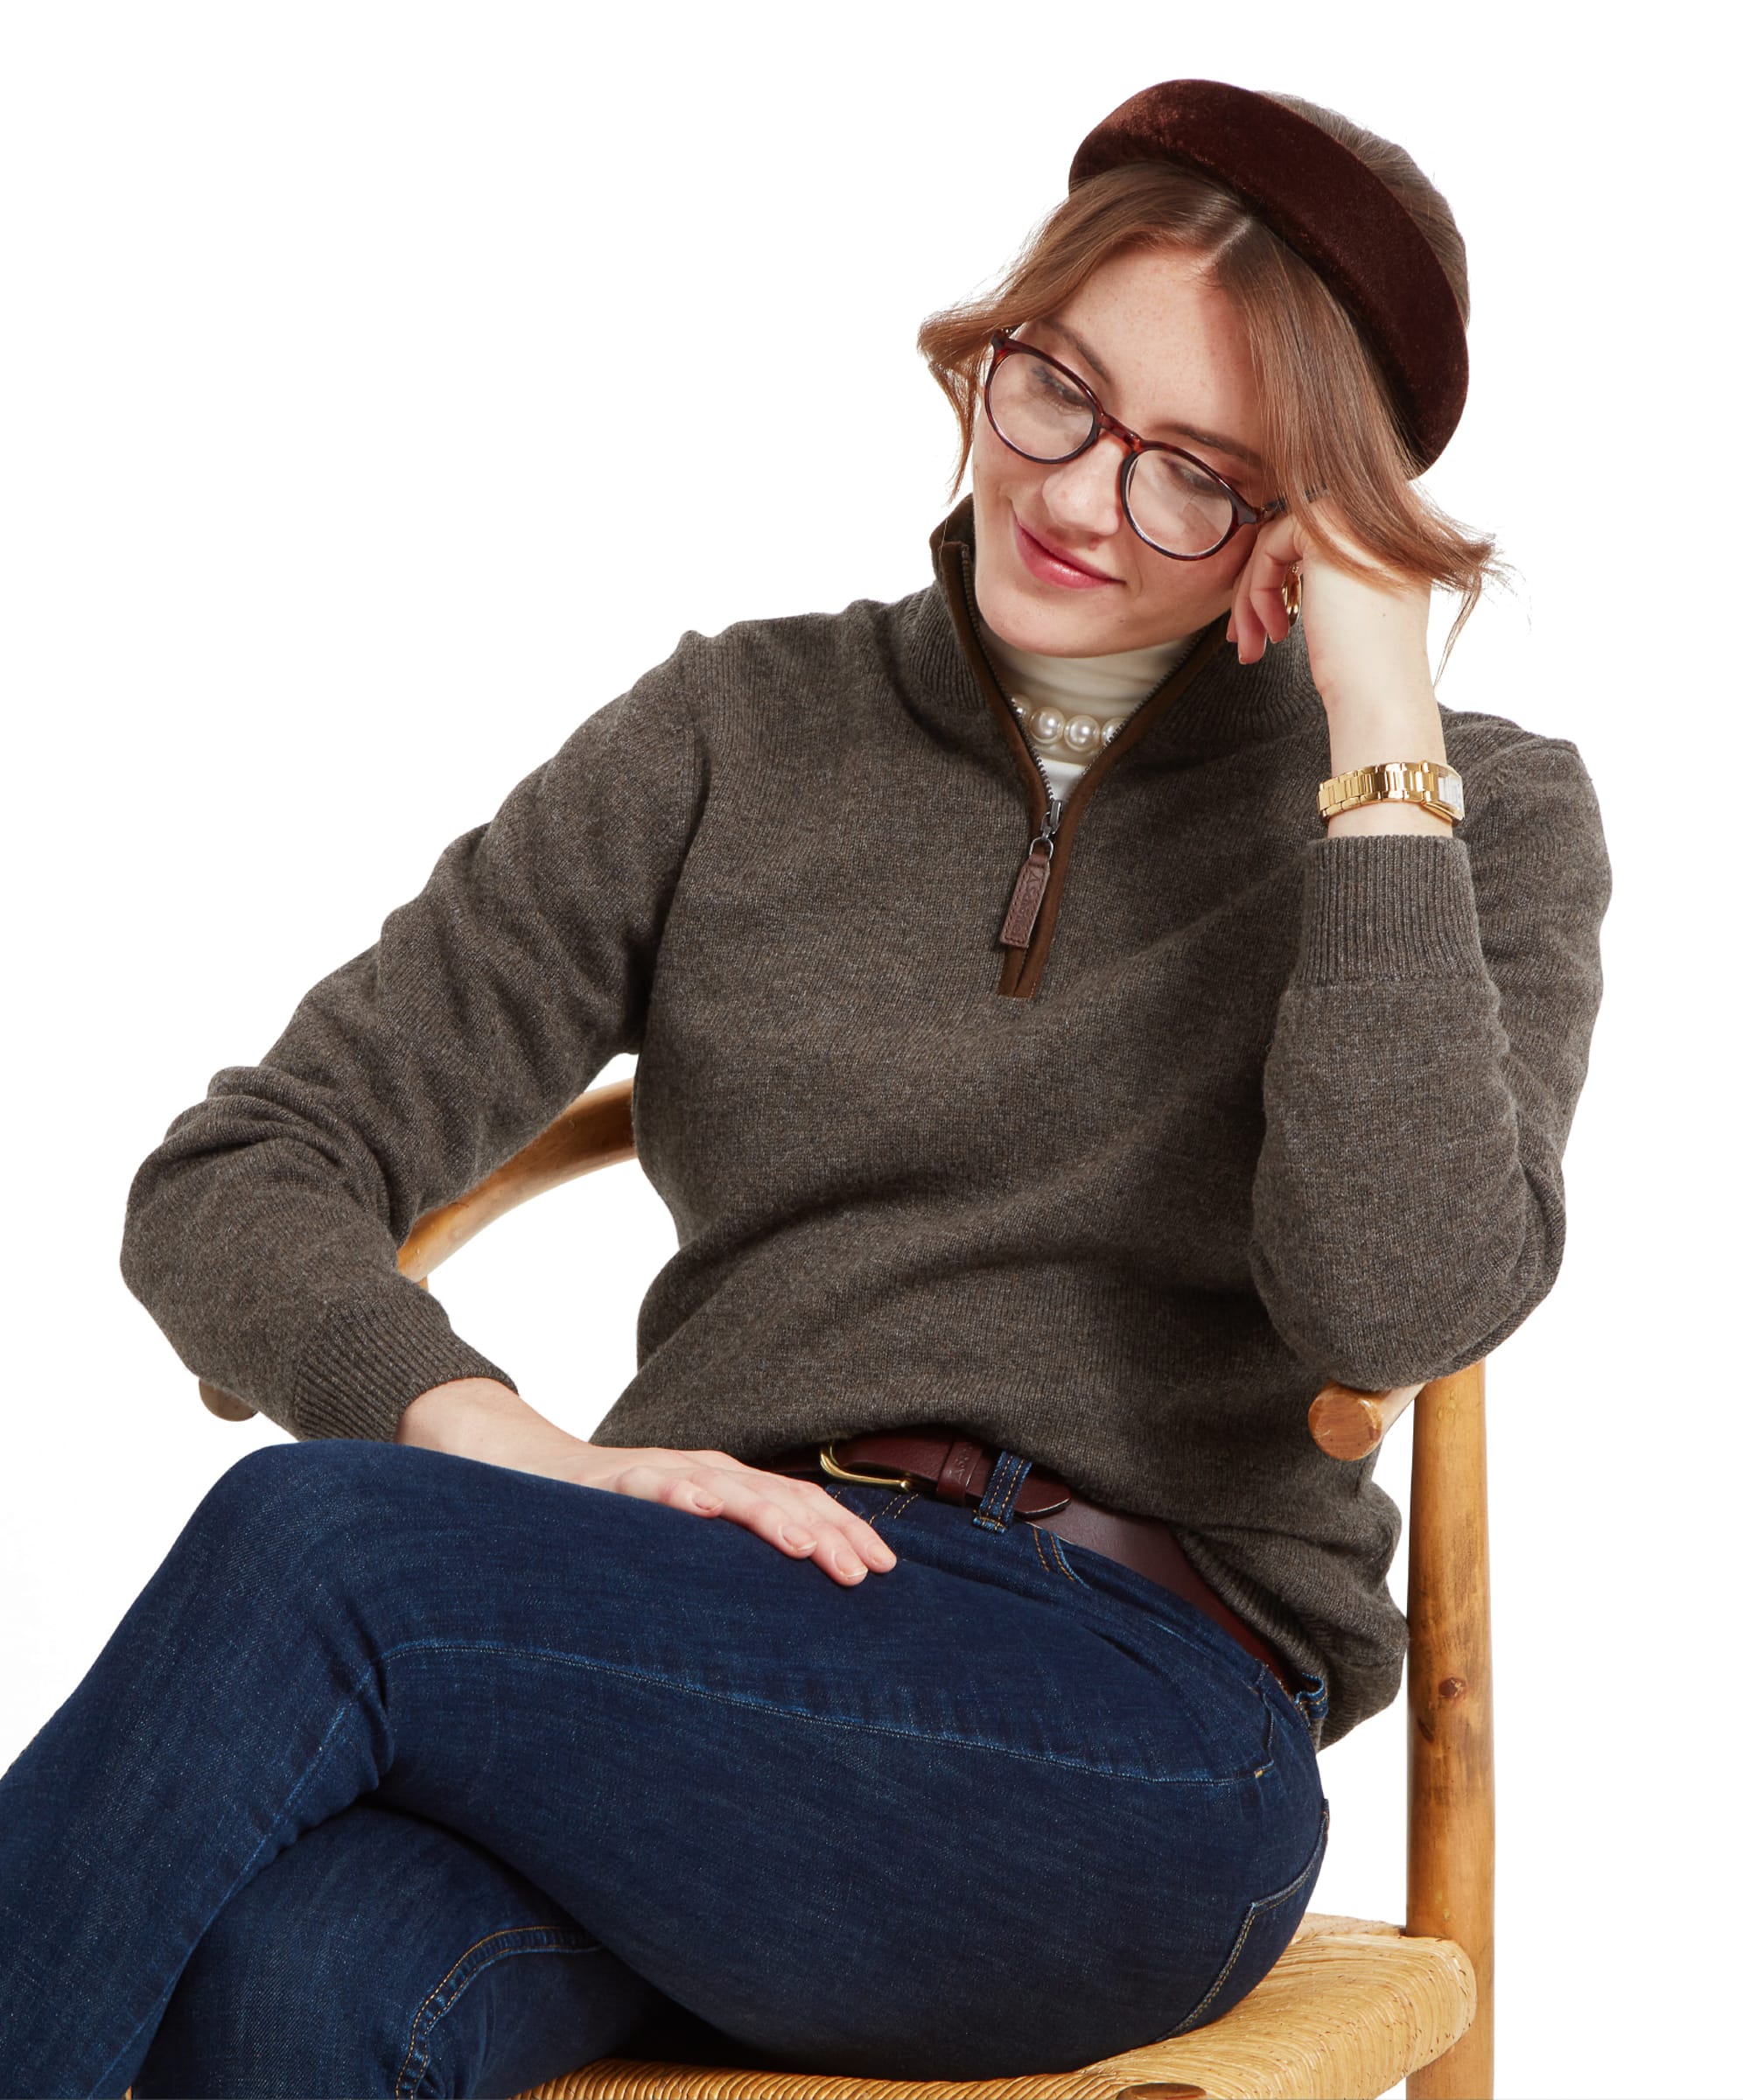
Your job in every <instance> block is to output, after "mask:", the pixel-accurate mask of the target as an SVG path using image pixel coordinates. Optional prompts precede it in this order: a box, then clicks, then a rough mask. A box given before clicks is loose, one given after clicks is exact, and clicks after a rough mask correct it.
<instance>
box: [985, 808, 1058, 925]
mask: <svg viewBox="0 0 1743 2100" xmlns="http://www.w3.org/2000/svg"><path fill="white" fill-rule="evenodd" d="M1058 829H1059V804H1058V803H1057V802H1055V801H1054V798H1053V796H1052V795H1051V794H1049V795H1048V796H1047V822H1046V823H1045V824H1044V825H1043V826H1042V828H1041V830H1040V835H1039V836H1038V837H1034V838H1032V839H1031V840H1030V841H1029V851H1028V854H1027V857H1026V858H1025V860H1024V862H1023V865H1022V866H1021V867H1020V868H1019V869H1018V871H1017V880H1016V883H1015V885H1014V886H1013V887H1012V892H1011V902H1010V903H1009V904H1008V905H1007V906H1006V907H1005V924H1004V925H1003V926H1001V927H1000V928H999V929H998V945H999V946H1000V947H1001V948H1027V946H1028V945H1029V937H1030V935H1032V934H1033V932H1034V930H1035V919H1036V916H1037V914H1039V913H1040V908H1041V900H1042V898H1043V897H1045V896H1046V895H1047V877H1048V875H1049V874H1050V873H1051V872H1052V871H1053V846H1054V840H1053V835H1054V832H1055V831H1056V830H1058Z"/></svg>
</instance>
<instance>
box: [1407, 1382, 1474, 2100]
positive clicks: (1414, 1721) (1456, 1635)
mask: <svg viewBox="0 0 1743 2100" xmlns="http://www.w3.org/2000/svg"><path fill="white" fill-rule="evenodd" d="M1483 1369H1484V1367H1483V1364H1482V1363H1481V1362H1477V1363H1474V1364H1472V1365H1471V1366H1469V1367H1468V1369H1465V1370H1462V1371H1455V1372H1454V1373H1453V1376H1451V1377H1448V1378H1436V1379H1432V1380H1431V1381H1430V1383H1428V1384H1427V1385H1425V1387H1424V1388H1423V1389H1422V1396H1421V1397H1420V1399H1419V1400H1418V1403H1417V1411H1416V1438H1415V1447H1414V1451H1413V1453H1412V1460H1411V1546H1410V1594H1409V1614H1410V1628H1411V1631H1410V1669H1409V1680H1410V1681H1409V1701H1410V1732H1409V1745H1410V1747H1409V1778H1408V1787H1409V1794H1410V1838H1409V1890H1408V1896H1407V1901H1406V1908H1405V1914H1404V1916H1405V1924H1404V1929H1405V1931H1406V1932H1407V1933H1411V1934H1418V1935H1424V1936H1429V1937H1432V1938H1435V1939H1447V1940H1454V1941H1456V1942H1457V1943H1458V1944H1459V1945H1460V1947H1462V1948H1463V1949H1464V1950H1465V1952H1466V1953H1467V1955H1468V1956H1469V1957H1470V1958H1471V1965H1472V1967H1473V1968H1474V1970H1475V1971H1476V1978H1477V2013H1476V2018H1475V2019H1474V2020H1473V2022H1472V2023H1471V2026H1470V2027H1469V2028H1468V2029H1467V2032H1466V2033H1465V2034H1464V2035H1463V2036H1462V2037H1461V2038H1460V2040H1458V2041H1456V2042H1454V2043H1453V2047H1451V2048H1450V2049H1449V2050H1447V2052H1446V2054H1445V2055H1444V2056H1441V2057H1439V2058H1438V2059H1437V2060H1436V2061H1434V2062H1433V2063H1431V2064H1427V2065H1425V2066H1424V2068H1422V2069H1421V2070H1419V2071H1417V2072H1414V2073H1413V2074H1412V2075H1411V2078H1410V2081H1409V2083H1408V2086H1407V2091H1408V2093H1409V2096H1410V2100H1491V2096H1492V2095H1493V2093H1494V2091H1495V1722H1494V1711H1493V1705H1492V1698H1491V1676H1490V1656H1489V1563H1488V1486H1487V1476H1486V1465H1487V1453H1486V1451H1485V1435H1484V1421H1483Z"/></svg>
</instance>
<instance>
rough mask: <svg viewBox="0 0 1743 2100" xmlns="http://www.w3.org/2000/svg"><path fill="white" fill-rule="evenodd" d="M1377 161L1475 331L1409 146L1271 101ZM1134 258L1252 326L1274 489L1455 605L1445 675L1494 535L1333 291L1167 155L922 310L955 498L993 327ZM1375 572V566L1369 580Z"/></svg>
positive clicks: (1456, 255) (1448, 222) (1437, 207)
mask: <svg viewBox="0 0 1743 2100" xmlns="http://www.w3.org/2000/svg"><path fill="white" fill-rule="evenodd" d="M1271 101H1273V102H1281V103H1282V104H1283V105H1284V107H1285V109H1292V110H1293V111H1294V112H1295V114H1296V115H1297V116H1302V117H1306V119H1307V120H1308V121H1309V122H1310V123H1315V124H1318V125H1319V126H1320V129H1321V130H1323V131H1327V132H1329V133H1330V135H1331V136H1332V137H1334V139H1336V140H1337V142H1338V143H1339V144H1340V145H1342V146H1344V147H1347V148H1348V151H1350V152H1352V153H1354V154H1355V155H1356V156H1357V157H1358V158H1360V159H1361V160H1362V161H1364V162H1366V164H1367V165H1368V166H1369V168H1370V169H1371V170H1372V171H1373V172H1374V173H1375V174H1376V175H1377V176H1378V177H1379V178H1380V179H1381V181H1383V183H1384V184H1385V185H1386V186H1387V188H1388V189H1390V191H1391V192H1392V193H1393V195H1394V196H1395V197H1397V200H1398V201H1399V202H1400V203H1401V204H1402V205H1403V206H1404V208H1405V210H1406V211H1408V212H1409V213H1410V214H1411V218H1412V219H1414V220H1415V221H1416V222H1417V224H1418V226H1419V227H1420V228H1422V231H1423V234H1424V235H1425V238H1426V240H1427V242H1428V244H1429V246H1430V247H1431V248H1432V249H1433V250H1434V253H1435V255H1436V257H1437V259H1438V260H1439V263H1440V265H1441V268H1442V269H1444V270H1445V271H1446V276H1447V279H1448V281H1449V282H1450V283H1451V284H1452V287H1453V296H1454V297H1455V298H1456V299H1457V301H1458V305H1459V314H1460V319H1461V320H1464V321H1465V322H1467V323H1468V322H1469V319H1470V311H1471V295H1470V281H1469V277H1468V275H1467V270H1466V266H1465V242H1464V239H1463V237H1462V235H1460V232H1459V228H1458V227H1457V225H1456V224H1455V222H1454V221H1453V213H1452V209H1451V207H1449V206H1448V204H1447V202H1446V199H1445V198H1444V197H1443V196H1442V195H1441V193H1440V192H1439V190H1438V189H1436V188H1435V186H1434V185H1433V184H1432V182H1431V181H1430V180H1429V179H1428V178H1427V176H1426V175H1425V174H1424V173H1423V172H1422V170H1421V169H1420V168H1419V167H1418V165H1417V164H1416V163H1415V161H1413V160H1412V159H1411V157H1410V155H1409V154H1408V153H1406V152H1405V151H1404V148H1403V147H1402V146H1397V145H1394V144H1392V142H1391V141H1390V139H1384V138H1381V137H1376V134H1375V133H1374V132H1372V131H1368V130H1363V129H1362V126H1361V125H1360V124H1356V123H1351V122H1350V120H1349V119H1348V117H1347V116H1340V115H1339V114H1338V112H1337V111H1336V110H1334V109H1321V108H1320V105H1319V104H1318V103H1317V102H1304V101H1303V100H1302V99H1301V98H1300V97H1299V95H1272V96H1271ZM1132 248H1167V249H1173V250H1175V251H1177V252H1180V253H1185V254H1188V255H1202V256H1203V257H1204V259H1205V262H1206V263H1207V266H1208V270H1209V273H1210V276H1211V278H1212V281H1213V282H1214V283H1216V284H1217V285H1218V286H1219V287H1220V289H1221V290H1222V292H1223V293H1224V294H1225V296H1226V297H1228V298H1229V301H1230V303H1231V304H1233V305H1234V307H1235V309H1236V311H1237V312H1238V313H1239V314H1240V316H1241V317H1242V319H1243V321H1244V323H1245V325H1246V330H1247V336H1248V339H1249V342H1250V345H1251V348H1252V356H1253V368H1254V374H1255V377H1256V380H1257V391H1258V400H1259V414H1260V423H1261V432H1260V440H1259V444H1260V450H1261V452H1262V455H1263V457H1264V458H1265V459H1266V460H1267V461H1268V462H1269V463H1270V465H1271V472H1272V475H1273V477H1274V480H1275V489H1274V492H1273V493H1276V494H1278V495H1280V496H1283V497H1285V498H1286V499H1287V500H1288V503H1289V507H1290V509H1291V511H1292V513H1293V514H1295V516H1296V517H1297V518H1298V519H1299V521H1300V523H1301V533H1302V537H1303V538H1304V539H1305V540H1306V541H1308V542H1310V543H1311V544H1312V545H1313V548H1314V549H1315V550H1316V551H1317V552H1318V553H1320V554H1321V555H1322V556H1324V557H1325V558H1326V559H1327V561H1328V562H1330V563H1332V565H1333V566H1334V567H1336V568H1339V569H1342V570H1347V571H1349V572H1351V573H1362V571H1361V570H1359V569H1358V567H1357V565H1356V564H1355V563H1351V562H1349V561H1348V560H1346V559H1344V558H1343V557H1342V556H1340V555H1339V554H1338V552H1337V550H1336V549H1334V548H1333V547H1332V546H1331V545H1329V544H1328V543H1327V541H1326V538H1325V535H1323V534H1322V533H1320V532H1317V531H1316V530H1315V529H1314V527H1313V512H1312V509H1311V496H1312V495H1313V493H1319V494H1320V495H1323V496H1325V497H1327V498H1328V499H1330V500H1332V501H1333V502H1334V503H1335V505H1336V506H1337V507H1338V509H1339V511H1340V512H1341V514H1342V516H1343V517H1344V518H1345V519H1346V520H1347V521H1348V526H1349V528H1350V531H1351V534H1352V535H1353V536H1354V537H1355V540H1356V541H1357V542H1358V543H1359V544H1360V545H1361V546H1362V548H1364V549H1368V550H1369V551H1370V552H1371V553H1372V554H1373V556H1374V557H1375V559H1376V561H1377V562H1378V563H1380V564H1381V565H1382V567H1383V569H1385V570H1389V571H1390V572H1391V573H1392V574H1394V575H1396V576H1398V577H1404V578H1407V579H1408V580H1409V581H1411V582H1412V583H1418V584H1421V583H1431V584H1440V585H1442V586H1444V587H1445V588H1446V589H1448V590H1452V591H1458V592H1459V593H1460V598H1461V600H1462V602H1461V605H1460V611H1459V615H1458V618H1457V619H1456V620H1454V622H1453V629H1452V632H1451V634H1449V635H1448V636H1447V640H1446V653H1444V654H1443V655H1442V657H1441V667H1442V669H1445V667H1446V655H1447V654H1450V652H1451V650H1452V647H1453V642H1454V641H1456V640H1457V639H1458V636H1459V633H1460V629H1461V628H1462V627H1463V626H1464V624H1465V622H1466V620H1468V619H1469V618H1470V616H1471V613H1473V612H1474V610H1475V607H1476V604H1477V600H1478V598H1480V596H1481V592H1482V589H1483V585H1484V584H1485V582H1486V581H1487V582H1491V583H1498V582H1500V581H1501V580H1502V578H1503V577H1505V576H1507V575H1509V574H1510V571H1509V569H1508V565H1507V564H1506V563H1503V562H1502V561H1500V560H1499V559H1498V558H1497V557H1496V553H1495V540H1494V539H1493V538H1492V537H1488V536H1484V535H1478V534H1475V533H1472V532H1468V531H1467V530H1466V529H1465V528H1464V527H1463V526H1461V525H1460V523H1459V522H1458V521H1456V520H1455V519H1453V518H1450V517H1448V516H1447V515H1446V513H1445V512H1444V511H1442V510H1440V509H1439V508H1437V507H1436V506H1435V505H1434V504H1433V503H1432V502H1431V501H1430V500H1429V499H1428V498H1427V497H1426V496H1425V494H1424V493H1422V491H1421V489H1420V488H1418V486H1416V484H1415V481H1414V479H1413V477H1414V475H1415V473H1416V472H1417V462H1416V458H1415V456H1414V454H1413V453H1412V451H1411V444H1410V441H1409V438H1408V437H1407V435H1406V433H1405V430H1404V425H1403V423H1401V421H1400V419H1399V416H1398V413H1397V408H1396V405H1395V403H1394V402H1393V398H1392V395H1391V392H1390V388H1389V387H1388V385H1387V382H1386V380H1385V378H1384V375H1383V373H1382V372H1381V370H1380V367H1378V365H1377V364H1376V362H1375V360H1374V358H1373V356H1372V354H1371V353H1370V352H1369V349H1368V347H1367V345H1366V344H1365V342H1364V341H1363V339H1362V335H1361V333H1360V332H1359V331H1358V330H1357V328H1356V325H1355V322H1354V321H1353V320H1352V319H1351V318H1350V316H1349V313H1348V310H1347V309H1346V308H1345V307H1344V305H1343V304H1342V303H1341V300H1340V299H1339V297H1338V296H1337V294H1336V293H1335V292H1334V291H1333V290H1332V289H1331V287H1330V286H1329V285H1328V284H1327V283H1326V281H1325V280H1324V278H1322V277H1321V276H1320V275H1319V274H1318V272H1317V271H1316V270H1314V269H1313V268H1312V267H1311V265H1309V264H1308V263H1306V262H1304V261H1303V260H1302V258H1301V257H1300V256H1299V255H1297V254H1296V252H1295V251H1294V249H1293V248H1291V247H1289V246H1288V245H1287V243H1286V242H1284V241H1283V240H1282V239H1280V238H1279V236H1278V235H1276V234H1274V233H1273V232H1272V231H1271V228H1270V227H1269V226H1267V225H1266V224H1265V222H1264V221H1263V220H1262V219H1258V218H1257V217H1255V215H1254V214H1253V213H1252V212H1251V211H1250V209H1249V207H1247V206H1246V205H1245V204H1244V203H1243V201H1242V200H1241V199H1240V198H1238V197H1237V196H1236V195H1235V194H1234V193H1233V192H1232V191H1229V190H1227V189H1224V188H1223V187H1222V185H1221V184H1220V183H1218V182H1216V181H1215V180H1213V179H1210V178H1208V177H1206V176H1201V175H1199V174H1197V173H1195V172H1194V171H1193V170H1192V169H1190V168H1187V167H1183V166H1181V165H1180V164H1178V163H1176V162H1171V161H1143V162H1138V163H1133V164H1129V165H1125V166H1123V167H1117V168H1109V169H1107V170H1105V171H1104V172H1103V173H1102V174H1100V175H1096V176H1094V177H1092V178H1091V179H1089V180H1088V181H1086V182H1084V183H1082V184H1081V185H1080V186H1079V187H1078V188H1077V189H1075V190H1074V191H1072V192H1071V193H1070V194H1069V195H1068V196H1067V197H1066V199H1065V200H1064V201H1063V202H1062V203H1061V204H1060V205H1058V206H1056V207H1054V210H1053V211H1052V212H1051V213H1049V214H1048V215H1047V218H1046V219H1044V220H1043V221H1041V223H1040V226H1039V227H1038V228H1036V229H1035V231H1034V232H1033V234H1032V235H1030V238H1029V241H1028V242H1027V244H1026V247H1025V248H1024V249H1023V251H1022V253H1021V254H1020V255H1019V256H1018V258H1017V260H1016V261H1015V262H1013V263H1012V266H1011V267H1010V269H1007V270H1006V271H1005V275H1004V276H1003V277H1002V278H1001V279H1000V280H999V281H998V283H996V284H995V285H994V287H993V289H992V290H991V291H990V292H989V293H987V294H986V295H985V296H984V297H978V298H973V299H969V300H965V301H963V303H962V304H958V305H956V306H950V307H947V308H945V309H944V310H943V311H942V312H938V313H934V314H928V317H927V318H926V319H925V321H924V322H922V324H921V329H920V336H919V342H920V349H921V354H922V355H923V356H924V358H925V359H926V361H927V365H928V368H929V369H930V371H931V373H932V375H933V377H934V378H935V380H936V381H938V383H939V385H940V386H941V387H942V388H943V389H944V393H945V395H946V397H947V398H948V400H949V402H950V406H951V408H952V409H954V410H955V412H956V423H957V428H958V431H959V434H960V437H961V449H960V451H959V454H958V457H957V460H956V474H955V476H954V478H953V479H952V481H951V484H950V493H952V494H953V495H954V494H955V493H956V490H957V489H958V488H959V487H960V486H961V485H962V480H963V474H964V472H966V471H967V468H968V464H969V458H970V451H971V449H972V446H973V443H974V419H975V409H976V404H977V401H978V399H979V395H980V386H981V381H982V378H983V377H984V372H985V368H986V361H987V358H988V356H989V354H990V353H991V339H992V332H993V330H994V329H996V328H1015V327H1017V326H1019V325H1020V324H1021V323H1022V322H1024V321H1027V320H1040V319H1042V318H1046V317H1047V316H1048V315H1050V314H1053V313H1055V312H1057V311H1059V310H1060V309H1061V307H1063V306H1064V304H1066V302H1067V301H1068V299H1069V298H1070V297H1072V295H1073V294H1074V293H1075V291H1076V290H1077V289H1078V287H1079V286H1080V285H1081V284H1082V283H1083V282H1084V281H1085V279H1086V278H1088V277H1089V276H1090V275H1091V273H1092V272H1093V271H1094V270H1096V269H1097V268H1098V267H1099V266H1100V265H1101V264H1102V263H1103V262H1107V261H1108V260H1109V259H1110V257H1112V256H1114V255H1121V254H1124V253H1126V252H1129V251H1130V250H1131V249H1132ZM1369 573H1371V571H1369Z"/></svg>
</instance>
